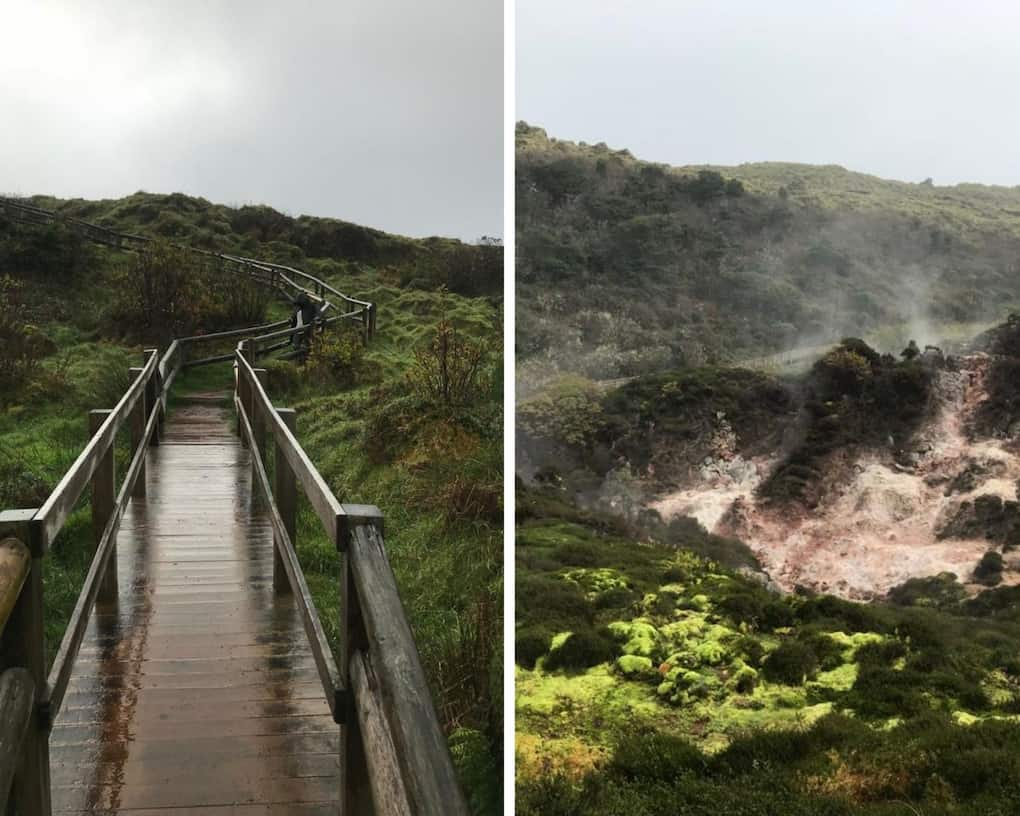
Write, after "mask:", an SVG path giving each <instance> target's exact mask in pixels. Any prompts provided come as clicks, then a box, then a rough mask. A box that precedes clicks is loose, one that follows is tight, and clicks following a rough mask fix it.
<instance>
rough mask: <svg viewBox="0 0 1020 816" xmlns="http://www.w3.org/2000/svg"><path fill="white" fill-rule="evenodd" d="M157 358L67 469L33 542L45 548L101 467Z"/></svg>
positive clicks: (152, 357)
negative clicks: (36, 538)
mask: <svg viewBox="0 0 1020 816" xmlns="http://www.w3.org/2000/svg"><path fill="white" fill-rule="evenodd" d="M158 362H159V361H158V360H157V359H156V354H155V353H152V354H150V355H149V359H148V360H147V362H146V363H145V367H144V368H143V369H142V371H141V373H140V374H139V375H138V376H137V377H136V378H135V380H134V382H132V383H131V385H130V386H129V387H128V390H127V391H126V392H125V393H124V396H123V397H121V398H120V402H118V403H117V405H116V406H115V407H114V408H113V410H112V411H111V412H110V416H109V417H107V419H106V421H105V422H104V423H103V424H102V426H101V427H100V428H99V430H98V431H97V432H96V433H95V435H93V436H92V438H91V439H89V441H88V443H87V444H86V445H85V448H84V450H82V452H81V453H80V454H78V458H77V459H75V460H74V464H73V465H71V467H69V468H68V469H67V472H66V473H64V475H63V477H62V478H61V480H60V482H59V483H58V484H57V486H56V487H55V488H54V489H53V492H52V493H50V495H49V498H47V499H46V501H45V502H44V503H43V506H42V507H41V508H40V510H39V513H38V514H37V515H36V517H35V519H33V521H34V523H35V525H36V526H37V528H38V535H39V538H38V541H37V542H33V545H34V546H35V545H37V546H39V547H40V548H41V550H42V551H43V552H45V551H46V550H47V548H48V547H49V545H50V543H51V542H52V541H53V539H54V538H56V536H57V533H59V532H60V530H61V528H62V527H63V526H64V522H65V521H67V517H68V516H69V515H70V514H71V511H72V510H73V509H74V505H75V504H76V503H77V501H78V498H79V497H80V496H81V494H82V491H84V490H85V488H86V487H87V486H88V483H89V479H91V478H92V474H93V473H95V470H96V468H97V467H99V462H100V461H101V460H102V458H103V456H105V454H106V451H107V450H108V449H109V448H110V446H111V445H112V444H113V442H114V440H115V439H116V437H117V431H118V430H120V427H121V426H122V425H123V424H124V421H125V420H126V419H127V417H128V415H129V414H130V413H131V411H132V410H133V409H134V407H135V403H136V402H138V400H139V399H141V398H142V396H143V394H144V393H145V388H146V386H147V385H148V383H149V380H150V379H151V378H152V376H153V374H154V372H155V371H156V366H157V364H158Z"/></svg>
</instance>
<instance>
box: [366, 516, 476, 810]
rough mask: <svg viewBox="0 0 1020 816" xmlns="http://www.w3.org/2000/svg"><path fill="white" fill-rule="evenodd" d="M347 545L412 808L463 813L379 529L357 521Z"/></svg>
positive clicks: (370, 656)
mask: <svg viewBox="0 0 1020 816" xmlns="http://www.w3.org/2000/svg"><path fill="white" fill-rule="evenodd" d="M349 548H350V549H349V553H350V559H351V569H352V572H353V573H354V584H355V587H356V589H357V596H358V602H359V603H358V606H359V608H360V610H361V615H362V617H363V619H364V624H365V633H366V635H367V638H368V644H369V649H368V653H367V654H366V659H367V661H368V665H369V668H370V670H371V673H372V675H373V676H374V677H375V678H376V681H377V688H378V698H379V701H380V705H381V707H382V709H383V711H384V712H385V714H386V721H387V722H388V723H389V726H390V735H391V738H392V740H393V747H394V749H395V751H396V755H397V759H398V761H399V763H400V767H401V776H402V778H403V779H404V784H405V785H406V787H407V795H408V801H409V803H410V805H411V812H412V813H414V814H416V816H417V814H429V816H432V815H433V814H436V816H438V814H447V815H448V816H467V814H468V809H467V803H466V801H465V799H464V794H463V792H462V791H461V789H460V783H459V781H458V780H457V774H456V772H455V771H454V768H453V760H452V759H451V757H450V750H449V747H448V746H447V742H446V737H445V736H444V735H443V731H442V729H441V728H440V726H439V718H438V717H437V716H436V710H435V706H434V705H433V702H432V695H431V693H430V692H429V687H428V682H427V681H426V679H425V671H424V669H423V668H422V665H421V658H420V657H419V655H418V649H417V647H416V646H415V643H414V637H413V635H412V634H411V628H410V626H409V625H408V623H407V618H406V616H405V615H404V608H403V605H402V604H401V602H400V595H399V593H398V591H397V583H396V580H395V579H394V577H393V570H392V568H391V567H390V562H389V559H388V558H387V557H386V549H385V546H384V544H383V539H382V534H381V533H380V532H379V531H378V530H377V529H376V528H375V527H374V526H373V525H370V524H360V525H356V526H354V527H353V529H352V531H351V536H350V544H349ZM366 747H367V746H366ZM369 765H370V766H371V759H370V760H369Z"/></svg>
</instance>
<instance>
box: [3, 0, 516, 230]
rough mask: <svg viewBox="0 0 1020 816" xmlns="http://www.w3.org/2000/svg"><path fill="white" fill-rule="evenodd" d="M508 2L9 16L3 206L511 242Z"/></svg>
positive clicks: (144, 5) (58, 6) (114, 7)
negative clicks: (256, 215)
mask: <svg viewBox="0 0 1020 816" xmlns="http://www.w3.org/2000/svg"><path fill="white" fill-rule="evenodd" d="M502 23H503V10H502V3H501V2H500V0H428V2H417V1H416V0H338V1H337V2H330V1H329V0H319V2H308V1H307V0H306V1H305V2H302V1H301V0H287V1H286V2H270V0H258V1H257V2H195V0H184V1H183V2H182V1H181V0H175V1H174V2H137V0H112V1H110V0H102V2H101V1H100V0H91V2H80V1H79V2H74V0H66V1H65V2H55V0H32V2H17V3H16V2H13V0H12V2H2V3H0V122H2V126H0V190H2V191H4V192H9V193H20V194H31V193H50V194H54V195H58V196H62V197H71V196H81V197H85V198H100V197H116V196H121V195H125V194H129V193H132V192H134V191H136V190H139V189H144V190H147V191H150V192H174V191H181V192H186V193H190V194H193V195H201V196H204V197H206V198H208V199H210V200H212V201H215V202H218V203H227V204H244V203H264V204H269V205H270V206H273V207H276V208H277V209H281V210H284V211H287V212H289V213H291V214H292V215H298V214H301V213H307V214H309V215H318V216H332V217H336V218H343V219H346V220H349V221H354V222H357V223H361V224H365V225H368V226H373V227H378V228H381V229H385V230H388V231H391V232H398V233H403V234H407V235H415V236H422V235H436V234H439V235H452V236H456V237H460V238H464V239H467V240H474V239H476V238H478V237H479V236H481V235H502V229H503V218H502V211H503V193H502V189H503V183H502V133H503V26H502Z"/></svg>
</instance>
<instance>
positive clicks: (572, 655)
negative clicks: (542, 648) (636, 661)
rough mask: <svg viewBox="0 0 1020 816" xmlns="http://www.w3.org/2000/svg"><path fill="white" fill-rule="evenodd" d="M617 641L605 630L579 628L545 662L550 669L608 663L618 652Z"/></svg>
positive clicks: (568, 668)
mask: <svg viewBox="0 0 1020 816" xmlns="http://www.w3.org/2000/svg"><path fill="white" fill-rule="evenodd" d="M618 651H619V650H618V648H617V645H616V642H615V641H614V640H613V638H612V636H611V635H609V633H608V632H605V631H603V630H599V631H595V630H593V629H579V630H577V631H576V632H573V633H572V634H571V635H570V637H568V638H567V639H566V640H565V641H563V643H562V644H560V646H559V648H557V649H554V650H553V651H552V652H550V653H549V656H548V657H547V658H546V659H545V663H544V664H543V665H544V666H545V668H547V669H549V670H556V669H567V670H571V669H576V670H580V669H587V668H589V667H590V666H597V665H599V664H600V663H608V662H609V661H610V660H612V659H613V658H614V657H616V655H617V653H618Z"/></svg>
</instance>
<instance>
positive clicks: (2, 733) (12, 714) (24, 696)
mask: <svg viewBox="0 0 1020 816" xmlns="http://www.w3.org/2000/svg"><path fill="white" fill-rule="evenodd" d="M34 705H35V687H34V686H33V685H32V675H31V674H29V672H28V669H23V668H13V669H8V670H7V671H5V672H4V673H3V674H2V675H0V802H6V801H7V800H8V797H9V796H10V792H11V782H13V781H14V775H15V773H16V771H17V770H18V766H19V765H20V764H21V749H22V743H23V742H24V741H25V736H26V735H27V733H28V729H29V726H30V725H31V723H32V709H33V707H34Z"/></svg>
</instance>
